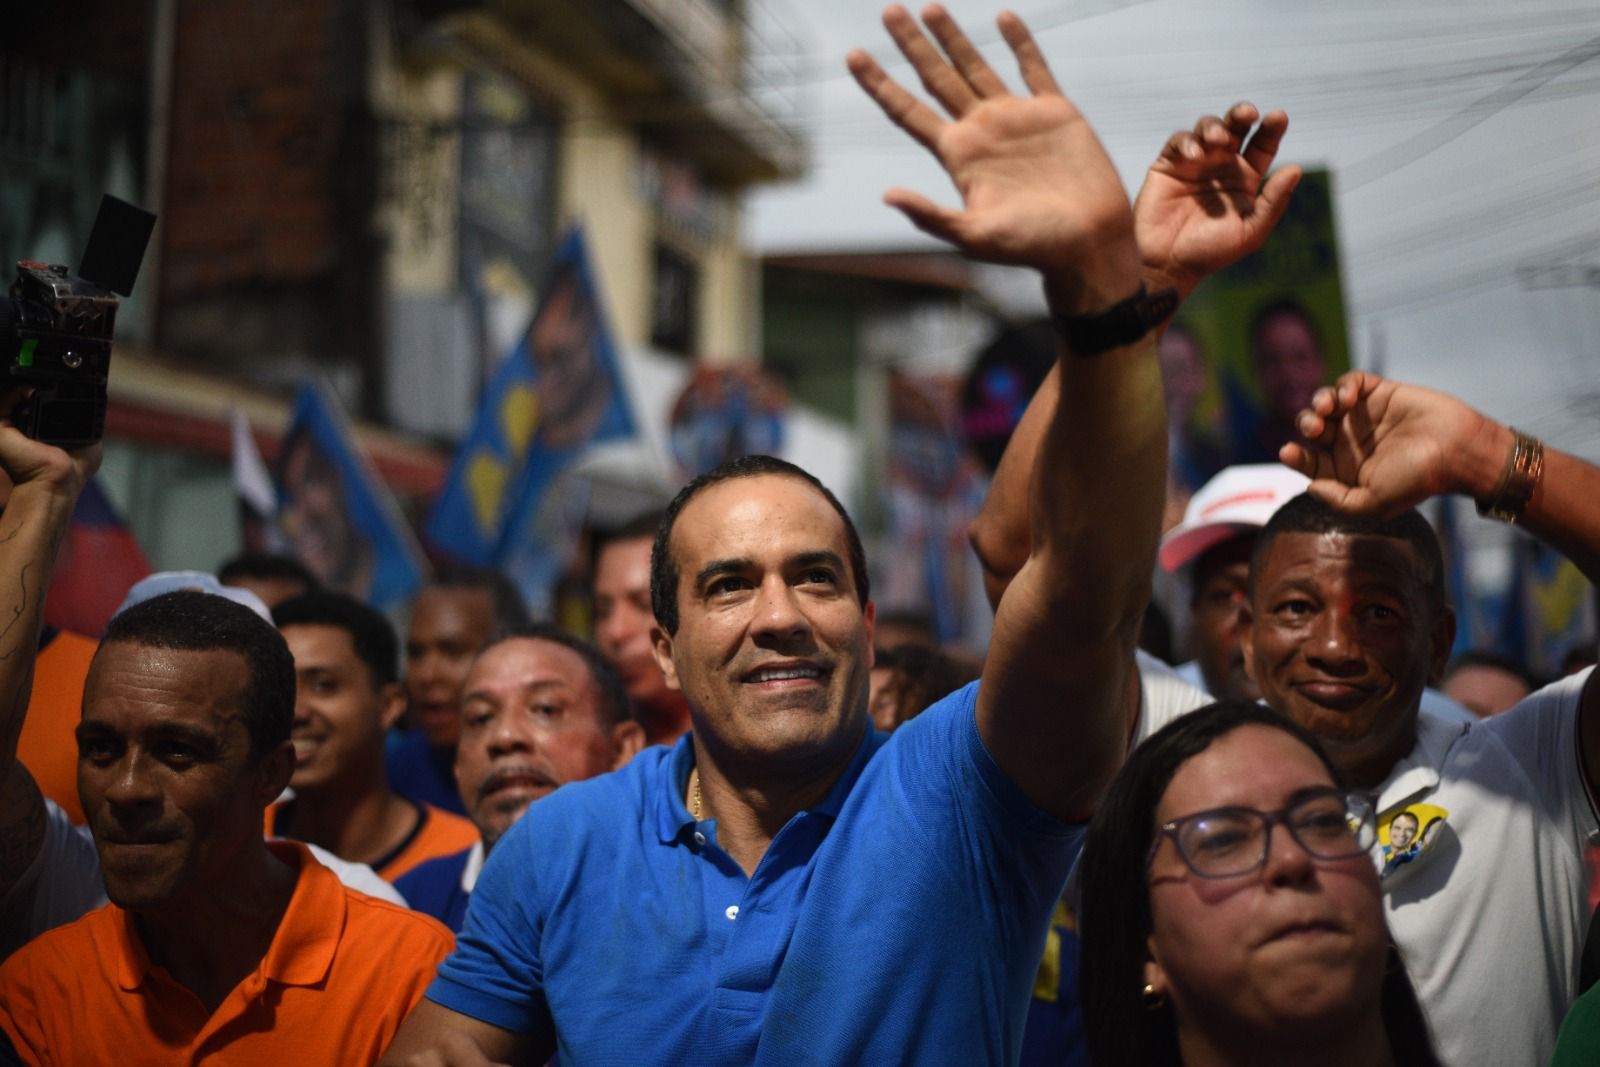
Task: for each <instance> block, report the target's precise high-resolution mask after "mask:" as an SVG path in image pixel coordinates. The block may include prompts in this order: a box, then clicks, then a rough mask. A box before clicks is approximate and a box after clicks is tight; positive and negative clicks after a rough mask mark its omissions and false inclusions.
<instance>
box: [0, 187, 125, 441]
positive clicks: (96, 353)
mask: <svg viewBox="0 0 1600 1067" xmlns="http://www.w3.org/2000/svg"><path fill="white" fill-rule="evenodd" d="M155 224H156V217H155V216H154V215H152V214H151V213H150V212H148V211H144V210H142V209H140V208H136V207H134V206H133V205H132V204H128V203H125V202H123V201H121V200H118V199H117V198H116V197H114V196H102V197H101V198H100V211H99V214H97V215H96V216H95V220H94V228H93V229H92V230H90V231H89V244H88V247H86V248H85V249H84V251H83V262H82V264H81V265H80V266H79V267H78V273H77V274H73V273H71V272H70V271H68V270H67V268H66V267H63V266H59V265H53V264H49V263H40V262H37V261H35V260H31V259H24V260H21V261H20V262H18V263H17V280H16V281H15V282H12V283H11V295H10V298H9V299H4V300H0V358H3V359H4V360H5V363H6V369H7V374H8V376H9V381H10V382H11V383H22V384H26V385H31V386H33V395H32V396H31V397H29V399H27V400H26V401H24V402H23V403H22V405H21V406H19V407H18V408H17V409H16V411H14V412H12V414H11V421H12V423H13V424H14V425H16V427H17V428H18V429H19V430H21V431H22V432H23V433H25V434H27V435H28V436H29V437H32V438H33V439H35V440H37V441H44V442H46V443H48V444H53V445H61V446H63V447H67V448H74V447H78V446H81V445H87V444H93V443H94V442H96V441H98V440H100V437H101V435H102V434H103V433H104V432H105V426H106V378H107V374H108V372H109V371H110V368H111V330H112V327H113V326H114V325H115V323H116V318H117V304H118V301H117V294H118V293H120V294H121V295H123V296H127V295H129V294H130V293H132V292H133V282H134V279H135V278H137V277H138V275H139V264H140V262H141V261H142V260H143V259H144V250H145V246H146V245H147V244H148V243H149V241H150V233H151V231H152V230H154V229H155Z"/></svg>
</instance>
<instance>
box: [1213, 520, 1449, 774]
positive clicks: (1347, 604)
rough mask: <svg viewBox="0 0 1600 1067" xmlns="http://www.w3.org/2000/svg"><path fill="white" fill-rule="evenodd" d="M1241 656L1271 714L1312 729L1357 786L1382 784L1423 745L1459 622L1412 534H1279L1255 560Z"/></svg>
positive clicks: (1329, 753) (1336, 762)
mask: <svg viewBox="0 0 1600 1067" xmlns="http://www.w3.org/2000/svg"><path fill="white" fill-rule="evenodd" d="M1257 568H1258V569H1257V572H1256V574H1255V576H1254V581H1253V586H1254V588H1253V592H1252V596H1251V621H1250V625H1249V626H1248V627H1246V628H1245V630H1244V632H1243V635H1242V636H1243V638H1244V651H1245V662H1246V664H1247V665H1248V667H1249V670H1250V673H1251V677H1253V678H1254V679H1255V681H1256V684H1257V685H1259V686H1260V687H1261V696H1262V699H1263V700H1265V701H1266V702H1267V703H1268V704H1270V705H1271V706H1272V707H1273V708H1275V709H1276V710H1278V711H1280V712H1282V713H1283V714H1285V715H1288V716H1289V717H1290V718H1292V719H1294V721H1296V722H1298V723H1299V724H1300V725H1301V726H1304V727H1305V728H1306V729H1307V730H1310V731H1311V732H1312V733H1314V734H1316V735H1317V737H1318V738H1319V739H1320V740H1321V741H1322V743H1323V745H1324V746H1325V747H1326V749H1327V752H1328V755H1329V756H1331V757H1332V758H1333V761H1334V763H1335V764H1336V765H1338V766H1339V768H1340V770H1341V771H1342V772H1344V773H1345V774H1346V775H1347V776H1348V777H1349V779H1350V780H1351V781H1353V782H1355V784H1357V785H1359V786H1362V787H1368V786H1373V785H1376V784H1377V783H1379V782H1381V781H1382V780H1383V778H1385V777H1386V776H1387V775H1388V772H1389V770H1390V768H1392V767H1393V765H1394V762H1395V761H1396V760H1398V759H1399V758H1400V757H1401V756H1403V755H1405V753H1407V752H1409V751H1410V750H1411V746H1412V745H1413V744H1414V743H1415V741H1416V724H1417V707H1418V704H1419V702H1420V700H1421V698H1422V690H1423V688H1424V687H1425V686H1426V684H1427V682H1428V679H1429V677H1430V676H1435V677H1436V676H1437V674H1438V672H1440V671H1442V670H1443V668H1444V663H1445V659H1446V658H1447V657H1448V656H1449V653H1450V642H1451V639H1452V638H1453V636H1454V631H1455V626H1454V618H1453V616H1451V615H1450V614H1449V612H1448V610H1446V609H1443V608H1434V607H1432V606H1431V604H1430V596H1429V593H1428V590H1427V586H1426V583H1425V579H1424V577H1423V575H1424V573H1425V570H1426V568H1425V566H1424V564H1423V563H1422V561H1421V560H1419V559H1418V557H1417V553H1416V551H1415V550H1414V549H1413V548H1412V547H1411V546H1410V545H1409V544H1407V543H1406V542H1404V541H1401V540H1399V539H1396V538H1390V537H1376V536H1365V535H1355V536H1352V535H1348V534H1340V533H1325V534H1319V533H1298V532H1297V533H1280V534H1278V535H1276V536H1275V537H1274V538H1273V539H1272V542H1271V544H1270V545H1268V546H1267V550H1266V552H1265V553H1264V554H1263V555H1262V556H1261V557H1260V558H1259V559H1258V560H1257Z"/></svg>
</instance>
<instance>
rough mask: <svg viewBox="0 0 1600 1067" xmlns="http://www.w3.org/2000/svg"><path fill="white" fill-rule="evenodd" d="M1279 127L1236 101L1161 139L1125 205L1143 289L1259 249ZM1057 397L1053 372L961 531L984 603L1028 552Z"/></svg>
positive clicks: (1174, 283) (1270, 206) (1280, 177)
mask: <svg viewBox="0 0 1600 1067" xmlns="http://www.w3.org/2000/svg"><path fill="white" fill-rule="evenodd" d="M1258 120H1259V124H1258ZM1252 128H1253V130H1254V132H1252ZM1288 128H1289V116H1287V115H1285V114H1284V113H1283V112H1282V111H1272V112H1268V113H1267V114H1266V115H1265V116H1262V115H1261V114H1260V112H1259V111H1257V110H1256V107H1255V105H1254V104H1249V103H1239V104H1235V105H1234V106H1233V107H1231V108H1229V109H1228V112H1227V114H1225V115H1222V116H1217V115H1205V116H1203V117H1201V118H1200V119H1199V120H1198V121H1197V122H1196V123H1195V124H1194V128H1193V129H1190V130H1179V131H1178V132H1177V133H1174V134H1173V135H1172V136H1171V137H1169V138H1167V143H1166V144H1165V145H1163V146H1162V149H1161V152H1160V154H1159V155H1157V157H1156V161H1155V162H1154V163H1152V164H1151V165H1150V170H1149V172H1148V173H1147V174H1146V175H1145V180H1144V187H1143V188H1142V189H1140V190H1139V196H1138V199H1137V200H1135V201H1134V204H1133V225H1134V238H1135V240H1136V242H1137V243H1138V246H1139V260H1140V263H1141V269H1142V271H1143V276H1144V280H1145V284H1146V285H1147V286H1149V288H1150V289H1151V290H1152V291H1155V290H1157V289H1162V288H1165V287H1167V286H1171V287H1173V288H1175V289H1177V290H1178V293H1179V295H1180V296H1182V297H1185V298H1187V297H1188V295H1189V294H1190V293H1192V292H1193V291H1194V288H1195V286H1197V285H1199V284H1200V282H1201V281H1203V280H1204V279H1205V278H1206V277H1207V276H1208V275H1211V274H1214V273H1216V272H1217V271H1219V270H1221V269H1223V268H1224V267H1227V266H1228V265H1230V264H1232V263H1234V262H1236V261H1237V260H1239V259H1240V258H1242V257H1243V256H1245V255H1248V254H1249V253H1251V252H1254V251H1255V250H1256V249H1258V248H1260V247H1261V245H1262V243H1263V242H1264V241H1265V240H1266V239H1267V236H1268V235H1269V234H1270V233H1271V232H1272V229H1273V227H1275V226H1276V225H1277V224H1278V220H1279V219H1281V218H1282V217H1283V213H1284V211H1285V210H1287V208H1288V206H1289V197H1290V194H1291V193H1293V192H1294V188H1295V186H1296V185H1297V184H1299V181H1300V173H1301V172H1300V168H1299V167H1284V168H1283V169H1281V170H1279V171H1278V172H1277V173H1275V174H1273V175H1272V176H1271V177H1270V178H1269V177H1267V171H1268V170H1269V169H1271V167H1272V161H1273V160H1274V158H1276V156H1277V153H1278V145H1279V144H1280V143H1281V142H1282V140H1283V135H1284V133H1285V131H1287V130H1288ZM1163 328H1165V324H1163ZM1060 400H1061V380H1060V375H1059V373H1058V372H1057V371H1054V370H1052V371H1051V372H1050V375H1049V377H1047V378H1046V379H1045V380H1044V382H1043V383H1041V384H1040V386H1039V389H1038V391H1037V392H1036V393H1035V394H1034V397H1033V400H1032V401H1031V402H1030V403H1029V405H1028V410H1027V411H1026V412H1025V413H1024V414H1023V417H1022V421H1021V422H1020V423H1018V425H1017V429H1016V432H1015V433H1013V434H1012V436H1011V442H1010V444H1008V445H1007V446H1006V452H1005V455H1004V456H1002V457H1001V460H1000V466H999V468H998V469H997V470H996V471H995V476H994V480H993V481H992V482H991V483H990V487H989V495H988V497H987V498H985V500H984V505H983V509H982V510H981V511H980V512H979V513H978V517H977V518H976V519H975V520H973V523H972V525H971V527H970V528H969V529H968V531H967V534H968V538H969V539H970V540H971V542H972V547H973V550H974V551H975V552H976V553H977V555H978V560H979V562H980V563H981V564H982V565H983V575H984V583H985V589H986V591H987V592H988V594H989V602H990V604H992V605H998V604H999V603H1000V595H1001V593H1003V592H1004V591H1005V588H1006V586H1007V585H1008V584H1009V583H1010V581H1011V579H1012V578H1013V577H1015V576H1016V573H1017V571H1018V569H1020V568H1021V566H1022V564H1023V562H1024V561H1025V560H1026V559H1027V558H1028V552H1029V547H1030V536H1029V524H1028V507H1027V504H1028V484H1029V478H1030V477H1031V475H1032V472H1033V468H1034V462H1035V460H1036V459H1037V458H1038V455H1039V449H1040V445H1041V442H1042V439H1043V427H1044V426H1045V425H1046V424H1047V423H1048V422H1049V421H1050V420H1051V419H1052V418H1054V417H1055V409H1056V405H1057V404H1059V403H1060Z"/></svg>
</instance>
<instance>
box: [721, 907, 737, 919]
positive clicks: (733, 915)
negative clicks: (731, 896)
mask: <svg viewBox="0 0 1600 1067" xmlns="http://www.w3.org/2000/svg"><path fill="white" fill-rule="evenodd" d="M722 914H724V915H726V916H727V917H728V921H729V922H733V920H735V919H737V918H738V917H739V905H737V904H729V905H728V910H727V911H725V912H723V913H722Z"/></svg>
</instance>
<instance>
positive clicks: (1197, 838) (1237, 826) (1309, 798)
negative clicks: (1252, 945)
mask: <svg viewBox="0 0 1600 1067" xmlns="http://www.w3.org/2000/svg"><path fill="white" fill-rule="evenodd" d="M1274 823H1282V824H1283V825H1284V828H1285V829H1287V830H1288V831H1289V836H1290V837H1293V838H1294V839H1295V841H1296V842H1297V843H1298V844H1299V845H1300V847H1301V848H1303V849H1305V850H1306V852H1308V853H1310V854H1311V855H1312V856H1313V857H1315V858H1316V859H1321V860H1342V859H1349V858H1351V857H1352V856H1361V855H1364V854H1366V853H1367V852H1368V851H1369V850H1370V849H1371V848H1372V846H1373V843H1374V842H1375V841H1376V840H1377V830H1376V828H1375V826H1374V819H1373V814H1372V805H1371V804H1370V803H1368V802H1367V800H1366V798H1365V797H1362V796H1359V795H1357V794H1350V793H1341V792H1340V791H1339V790H1337V789H1333V788H1331V787H1330V788H1328V789H1319V790H1317V791H1315V792H1312V793H1308V794H1306V795H1304V796H1303V797H1301V799H1300V800H1298V801H1296V802H1295V803H1293V804H1290V805H1289V806H1288V807H1286V808H1283V809H1280V810H1278V811H1258V810H1257V809H1255V808H1213V809H1211V810H1210V811H1197V812H1195V813H1194V814H1193V815H1185V816H1184V817H1183V818H1181V819H1173V820H1172V821H1171V822H1169V823H1166V824H1165V825H1163V826H1162V827H1161V830H1160V834H1159V835H1158V836H1157V837H1156V840H1155V842H1154V843H1153V844H1152V845H1151V846H1150V855H1149V856H1148V857H1147V858H1146V860H1145V865H1146V866H1149V864H1150V862H1151V861H1152V860H1154V859H1155V855H1156V849H1157V848H1159V847H1160V845H1161V838H1162V837H1170V838H1172V843H1173V844H1174V845H1176V846H1177V847H1178V855H1179V856H1181V857H1183V862H1184V863H1185V864H1187V865H1188V867H1189V869H1190V870H1191V871H1193V872H1194V873H1195V874H1197V875H1199V876H1200V877H1201V878H1233V877H1236V876H1238V875H1241V874H1249V873H1250V872H1251V871H1254V870H1256V869H1258V868H1259V867H1260V866H1261V865H1262V864H1264V863H1265V862H1266V861H1267V850H1268V849H1269V848H1270V847H1271V845H1272V826H1273V824H1274Z"/></svg>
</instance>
